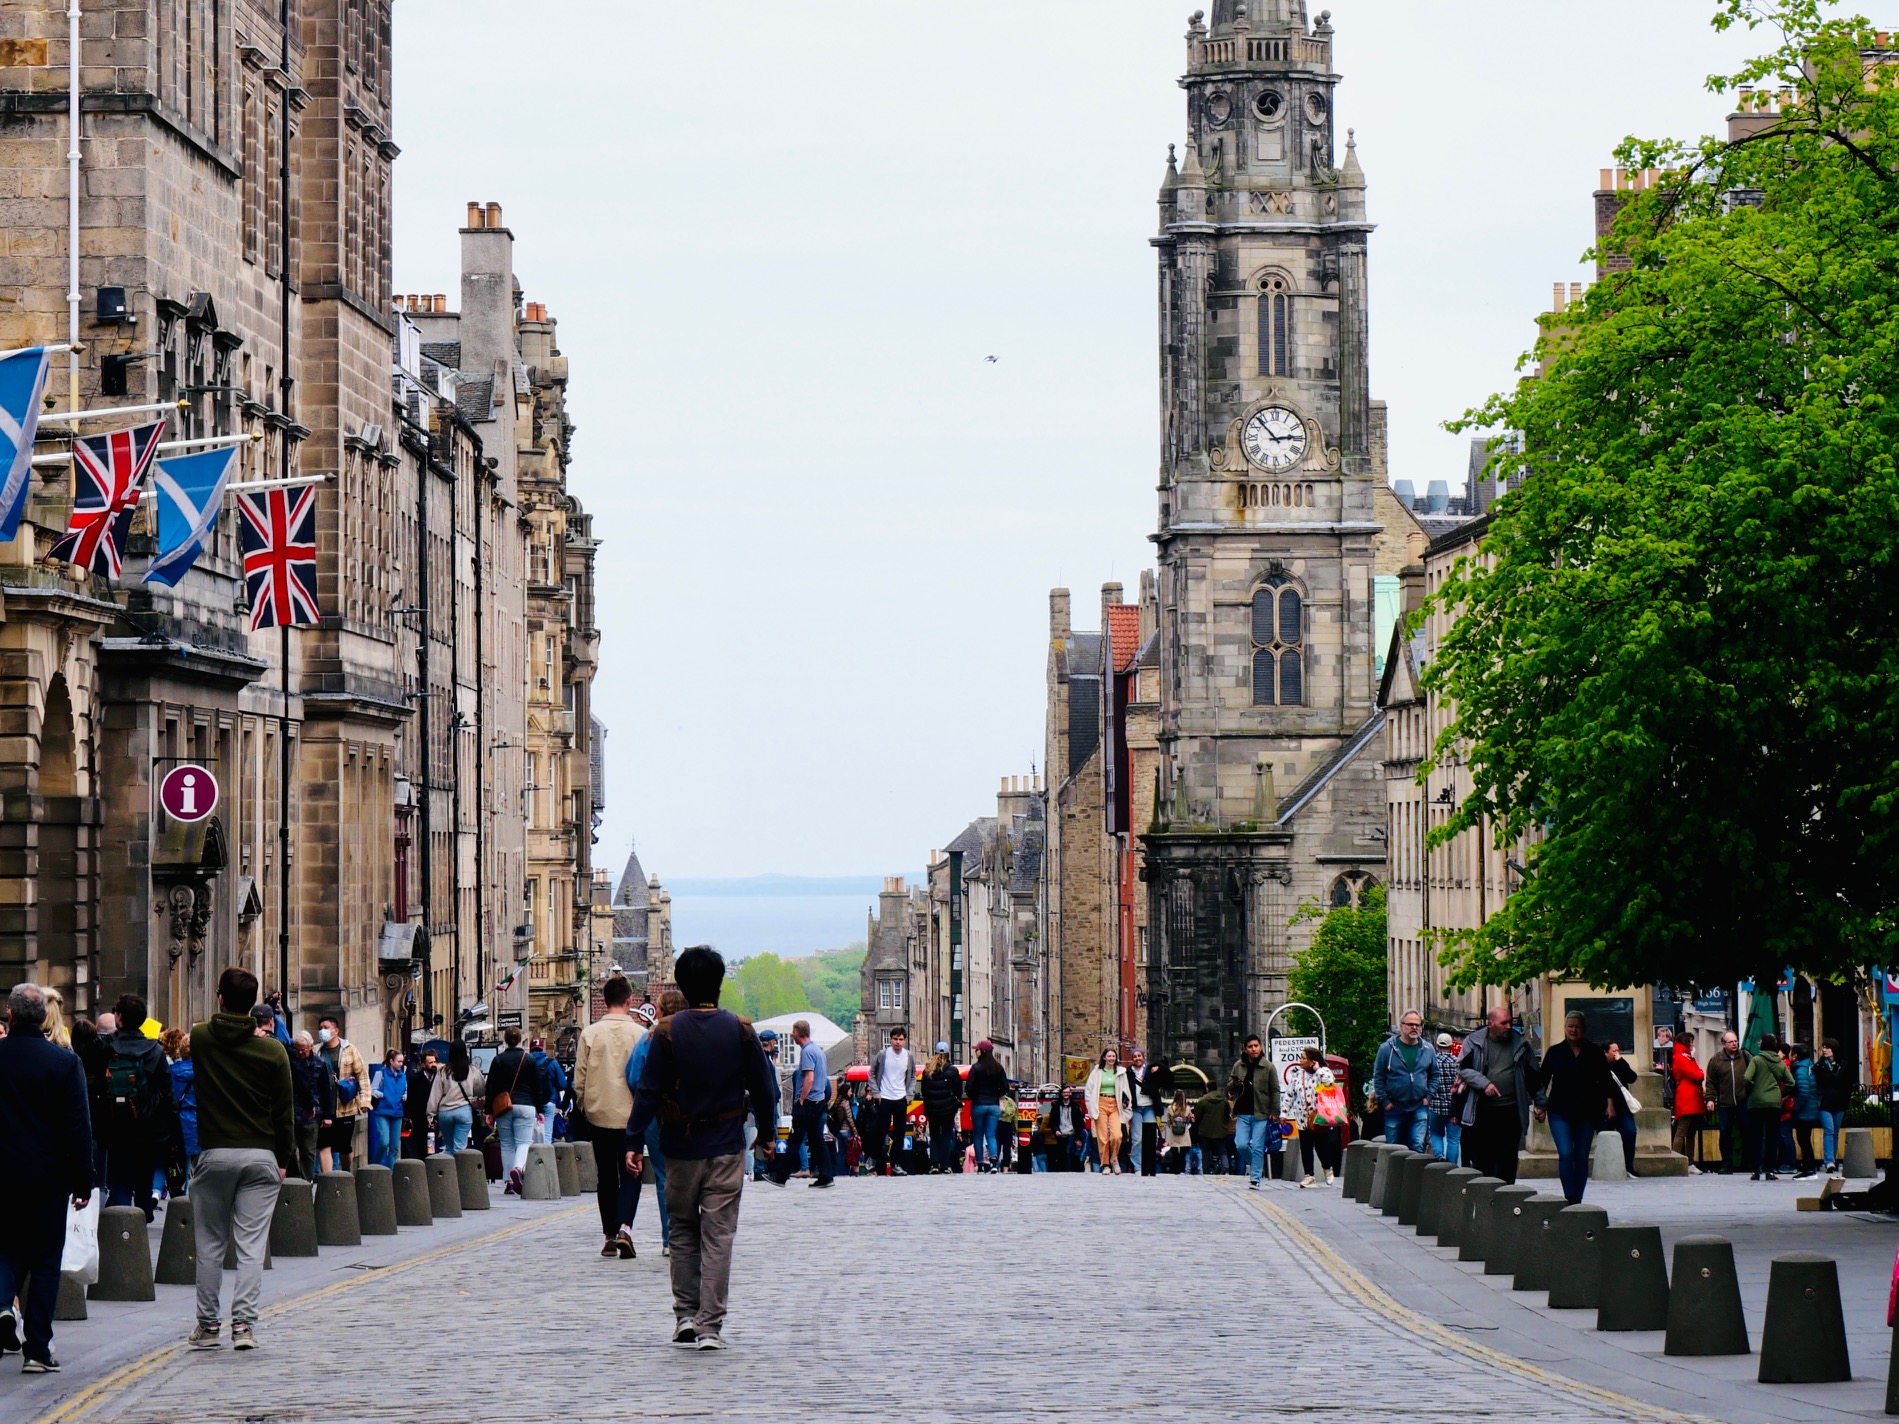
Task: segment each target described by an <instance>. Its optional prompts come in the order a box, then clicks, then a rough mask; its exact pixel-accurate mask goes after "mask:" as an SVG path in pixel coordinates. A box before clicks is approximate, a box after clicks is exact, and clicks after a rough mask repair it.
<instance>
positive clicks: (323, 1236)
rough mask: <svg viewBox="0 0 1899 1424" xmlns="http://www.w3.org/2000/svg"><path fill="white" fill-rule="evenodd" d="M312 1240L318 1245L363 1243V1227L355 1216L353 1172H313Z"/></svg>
mask: <svg viewBox="0 0 1899 1424" xmlns="http://www.w3.org/2000/svg"><path fill="white" fill-rule="evenodd" d="M316 1238H317V1245H319V1246H360V1245H362V1244H363V1228H362V1224H361V1221H360V1220H359V1218H358V1217H357V1215H356V1176H355V1174H354V1173H352V1172H318V1173H317V1179H316Z"/></svg>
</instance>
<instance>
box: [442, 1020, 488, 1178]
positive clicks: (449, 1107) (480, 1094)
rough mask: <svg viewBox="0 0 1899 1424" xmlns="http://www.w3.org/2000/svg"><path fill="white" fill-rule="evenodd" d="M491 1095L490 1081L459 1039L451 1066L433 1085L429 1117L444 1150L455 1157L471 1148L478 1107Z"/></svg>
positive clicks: (450, 1053)
mask: <svg viewBox="0 0 1899 1424" xmlns="http://www.w3.org/2000/svg"><path fill="white" fill-rule="evenodd" d="M487 1096H488V1080H487V1079H486V1078H485V1077H483V1076H482V1072H481V1069H480V1068H478V1067H476V1066H475V1061H474V1058H473V1057H472V1055H470V1053H469V1052H468V1045H467V1044H466V1043H464V1042H462V1041H461V1040H460V1039H459V1038H458V1039H456V1040H455V1041H454V1042H453V1043H451V1044H449V1046H448V1066H447V1067H445V1068H443V1069H442V1071H441V1072H440V1073H438V1074H436V1075H435V1081H434V1082H433V1083H432V1084H430V1085H429V1117H430V1119H431V1120H433V1121H434V1123H435V1141H436V1144H437V1146H438V1147H439V1148H440V1150H441V1151H443V1152H447V1153H449V1154H450V1155H453V1154H454V1153H457V1152H459V1151H461V1150H462V1149H463V1148H464V1147H466V1146H467V1145H468V1138H469V1135H470V1134H471V1133H473V1132H474V1130H475V1104H476V1103H479V1102H485V1101H486V1100H487Z"/></svg>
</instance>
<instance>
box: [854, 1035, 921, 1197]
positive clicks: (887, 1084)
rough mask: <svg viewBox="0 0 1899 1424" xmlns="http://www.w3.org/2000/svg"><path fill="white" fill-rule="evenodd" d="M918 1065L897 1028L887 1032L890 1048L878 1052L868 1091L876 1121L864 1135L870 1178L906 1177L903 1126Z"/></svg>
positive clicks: (873, 1060)
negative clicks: (868, 1157)
mask: <svg viewBox="0 0 1899 1424" xmlns="http://www.w3.org/2000/svg"><path fill="white" fill-rule="evenodd" d="M916 1076H917V1061H916V1059H915V1058H914V1057H912V1056H911V1053H910V1038H909V1035H908V1034H906V1033H905V1032H904V1031H903V1030H902V1029H900V1028H893V1029H891V1030H890V1044H889V1046H888V1047H886V1048H882V1049H879V1050H878V1053H877V1056H876V1057H875V1058H873V1059H872V1060H871V1063H870V1091H871V1095H872V1097H873V1098H874V1099H875V1101H874V1103H873V1104H872V1106H873V1108H874V1109H875V1112H876V1117H875V1119H874V1120H873V1123H872V1130H871V1131H869V1132H867V1133H865V1134H864V1146H865V1149H866V1150H867V1151H868V1152H869V1153H870V1170H871V1172H872V1174H873V1175H879V1176H881V1175H883V1174H885V1173H886V1172H888V1173H889V1175H892V1176H897V1177H907V1176H908V1175H909V1173H908V1172H906V1171H904V1170H903V1132H904V1122H905V1119H906V1118H908V1116H909V1113H910V1085H911V1084H912V1083H914V1082H915V1081H916Z"/></svg>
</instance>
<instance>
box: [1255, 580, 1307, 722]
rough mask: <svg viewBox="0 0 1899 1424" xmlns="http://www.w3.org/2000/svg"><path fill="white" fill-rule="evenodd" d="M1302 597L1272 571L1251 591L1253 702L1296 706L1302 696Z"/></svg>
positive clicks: (1272, 705) (1266, 704)
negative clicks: (1271, 575)
mask: <svg viewBox="0 0 1899 1424" xmlns="http://www.w3.org/2000/svg"><path fill="white" fill-rule="evenodd" d="M1305 641H1306V635H1305V597H1304V595H1302V594H1301V593H1300V592H1299V586H1298V585H1297V584H1296V583H1294V582H1293V581H1292V580H1291V579H1290V578H1288V577H1286V576H1285V575H1283V574H1275V575H1274V576H1273V577H1271V578H1269V579H1267V580H1266V582H1265V583H1263V584H1261V585H1260V586H1259V587H1258V588H1257V589H1255V590H1254V591H1253V705H1254V706H1255V707H1274V706H1278V707H1299V706H1303V705H1304V704H1305V700H1306V657H1305Z"/></svg>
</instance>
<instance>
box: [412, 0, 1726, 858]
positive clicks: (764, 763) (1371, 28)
mask: <svg viewBox="0 0 1899 1424" xmlns="http://www.w3.org/2000/svg"><path fill="white" fill-rule="evenodd" d="M1193 8H1194V5H1193V4H1190V3H1187V0H1180V2H1179V3H1174V4H1166V3H1159V0H953V3H944V0H937V3H932V4H922V3H916V0H881V3H865V0H854V3H849V4H846V3H842V0H797V3H783V0H730V3H725V4H720V5H709V4H698V5H680V4H660V3H656V0H631V3H628V0H547V2H546V3H542V4H539V5H536V6H533V7H531V13H532V21H531V23H530V22H528V21H527V20H525V19H524V15H525V14H526V13H528V12H529V7H524V6H523V5H521V4H520V3H519V0H404V3H403V4H400V5H398V6H397V7H396V124H395V128H396V135H395V136H396V138H397V140H398V141H399V142H400V143H401V145H402V150H403V152H402V157H401V158H400V159H399V160H398V162H397V165H396V185H397V186H396V194H397V197H396V219H397V226H396V256H395V282H396V290H397V291H403V292H408V291H447V292H455V291H456V290H457V267H456V263H457V260H458V259H457V251H458V248H457V238H456V228H457V227H458V226H459V224H460V223H461V221H462V213H463V206H464V204H465V203H466V202H467V201H469V200H471V199H475V200H480V201H484V202H486V201H494V202H499V203H501V204H502V205H503V207H504V209H505V212H506V217H507V222H508V225H509V226H510V227H511V228H512V229H513V230H514V234H515V238H516V247H515V263H516V269H517V271H518V273H519V275H520V280H521V284H522V286H523V287H524V288H525V290H526V293H527V296H528V298H529V299H530V300H534V301H544V302H546V303H547V304H548V305H549V307H550V308H551V310H552V313H553V314H554V316H555V317H557V318H558V319H559V321H560V344H561V348H562V350H563V351H564V352H565V354H566V355H567V356H568V358H569V360H570V363H571V371H572V376H571V384H570V388H569V398H570V401H571V404H572V408H573V411H574V413H575V419H576V421H577V423H578V425H579V433H578V435H577V437H576V439H575V442H574V452H575V459H574V465H573V471H572V476H573V483H574V487H575V490H576V492H577V493H578V494H579V496H580V497H581V499H582V500H583V501H584V502H585V503H586V505H587V507H588V508H589V509H591V510H592V511H593V513H594V516H595V530H596V532H597V534H598V535H599V537H600V538H601V539H602V540H603V544H602V548H601V552H600V601H599V617H600V623H601V627H602V630H603V631H602V648H601V659H602V662H601V670H600V674H599V679H598V681H597V682H596V683H595V708H596V711H597V713H598V715H599V716H601V717H602V718H603V719H604V720H605V721H606V723H607V725H608V727H609V729H610V734H609V737H608V740H607V753H608V762H607V765H608V793H607V808H606V818H605V823H604V826H603V828H602V832H601V838H600V845H599V848H598V851H597V854H598V856H599V858H600V860H601V861H602V863H606V864H610V865H612V866H613V867H614V869H615V870H616V872H617V870H618V867H619V865H620V863H621V862H622V861H623V859H624V857H625V855H626V851H627V847H628V845H629V843H630V842H631V841H632V840H633V838H635V837H637V838H638V842H639V848H640V855H641V859H642V861H643V862H644V863H645V865H646V866H647V868H648V870H649V871H652V872H654V873H657V874H659V875H660V876H661V877H662V879H663V878H666V877H669V876H685V875H694V876H720V875H747V874H752V873H756V872H761V871H781V872H787V873H796V874H869V873H880V872H884V871H891V872H895V871H899V870H903V869H906V868H910V867H915V866H918V865H920V864H921V863H922V859H923V856H924V854H925V853H926V852H927V851H928V850H930V849H931V848H932V847H936V846H941V845H942V844H944V843H945V842H946V841H948V840H949V839H950V837H951V836H953V835H954V834H955V833H956V832H957V830H959V829H960V828H961V827H962V826H963V825H964V824H966V823H967V822H968V821H969V820H970V819H971V818H972V817H974V816H977V815H981V814H985V813H987V814H994V811H995V790H996V785H997V778H998V777H1000V776H1003V775H1008V774H1017V775H1022V774H1026V773H1028V772H1029V771H1030V770H1031V767H1032V766H1033V767H1035V768H1036V769H1040V760H1041V745H1042V721H1043V661H1044V657H1045V652H1046V636H1047V607H1048V590H1049V589H1050V588H1051V587H1052V586H1056V585H1065V586H1067V587H1069V588H1071V589H1073V591H1074V598H1075V605H1076V611H1077V619H1076V621H1077V623H1078V624H1079V625H1080V626H1084V627H1093V626H1095V618H1096V614H1095V611H1094V610H1095V608H1096V605H1097V604H1098V601H1099V597H1100V586H1101V584H1102V583H1103V582H1105V581H1107V580H1110V579H1114V580H1118V581H1120V582H1122V583H1124V584H1125V585H1127V588H1128V593H1129V596H1130V597H1132V595H1133V591H1134V587H1135V584H1136V582H1137V579H1138V576H1139V573H1140V570H1141V569H1143V568H1145V567H1148V566H1150V564H1151V560H1152V545H1151V544H1150V543H1149V542H1148V540H1147V537H1146V536H1147V534H1148V533H1149V532H1150V531H1151V530H1152V528H1153V526H1154V521H1155V493H1154V485H1155V475H1156V461H1157V455H1156V448H1157V437H1156V394H1155V391H1156V387H1155V365H1156V358H1155V350H1154V342H1155V321H1154V307H1155V281H1154V257H1153V253H1152V250H1151V249H1150V248H1149V246H1148V239H1149V237H1150V236H1151V235H1152V234H1153V231H1154V223H1155V207H1154V199H1155V192H1156V190H1157V188H1158V187H1159V184H1160V181H1161V177H1162V173H1163V171H1164V166H1165V161H1166V155H1167V145H1168V144H1169V143H1170V142H1178V141H1179V140H1180V138H1181V134H1182V128H1183V123H1184V112H1185V111H1184V96H1183V95H1182V93H1181V91H1180V90H1179V88H1178V87H1177V85H1176V79H1177V78H1178V76H1179V74H1180V72H1181V70H1182V68H1183V63H1184V59H1183V57H1184V44H1183V41H1182V36H1183V34H1184V32H1185V29H1186V23H1185V22H1186V18H1187V15H1188V13H1189V12H1190V11H1191V10H1192V9H1193ZM1312 8H1313V9H1314V11H1315V13H1316V11H1317V9H1318V8H1319V7H1318V5H1317V3H1314V4H1313V7H1312ZM1713 8H1714V5H1713V0H1642V3H1631V0H1593V3H1591V4H1590V5H1588V6H1577V5H1573V4H1558V3H1554V0H1459V3H1457V4H1455V5H1429V4H1423V3H1420V2H1419V0H1334V3H1333V5H1332V9H1333V24H1334V26H1335V27H1336V29H1337V40H1336V47H1335V50H1334V55H1335V61H1336V64H1337V67H1338V69H1339V70H1340V72H1341V73H1342V74H1343V75H1344V82H1343V84H1342V85H1341V86H1340V89H1339V99H1338V113H1339V117H1340V121H1341V126H1348V125H1349V126H1351V127H1353V128H1355V129H1356V130H1357V134H1358V152H1359V156H1360V160H1361V162H1362V163H1363V165H1364V168H1365V171H1366V174H1367V177H1368V181H1369V184H1370V191H1369V195H1368V197H1369V205H1370V211H1371V216H1372V218H1373V220H1374V221H1375V222H1376V223H1377V224H1378V231H1377V232H1376V233H1375V234H1374V236H1373V237H1372V240H1371V241H1372V247H1371V296H1372V307H1371V332H1372V354H1371V361H1372V392H1373V395H1374V396H1375V397H1377V398H1380V399H1383V400H1385V401H1387V402H1389V404H1390V409H1391V434H1392V441H1391V469H1392V474H1393V476H1394V478H1410V479H1412V480H1413V481H1415V482H1416V483H1417V485H1418V488H1419V489H1420V490H1421V489H1423V487H1424V485H1425V483H1426V482H1427V481H1428V480H1431V479H1449V480H1451V481H1452V482H1453V484H1454V485H1455V484H1456V483H1457V482H1459V481H1461V479H1462V477H1463V469H1464V459H1465V441H1464V439H1463V438H1461V437H1456V436H1451V435H1448V434H1446V433H1445V432H1444V431H1443V430H1441V429H1440V428H1439V423H1440V422H1441V421H1443V420H1444V419H1446V418H1447V417H1450V416H1454V415H1456V414H1457V413H1458V412H1459V411H1461V410H1462V409H1464V408H1465V407H1466V406H1468V405H1470V404H1472V403H1474V402H1476V401H1478V400H1480V399H1481V398H1482V397H1483V396H1484V395H1485V394H1486V393H1487V392H1489V391H1490V390H1492V389H1494V388H1497V387H1498V386H1500V385H1502V384H1505V383H1507V382H1508V381H1510V380H1511V379H1512V372H1513V366H1514V362H1515V359H1516V357H1517V355H1518V353H1519V352H1521V351H1522V350H1523V348H1524V347H1525V346H1526V345H1527V344H1528V342H1529V340H1530V339H1531V336H1532V334H1533V325H1532V323H1533V318H1534V316H1535V314H1536V313H1537V312H1539V311H1542V310H1544V309H1545V308H1547V306H1548V304H1549V300H1550V284H1551V283H1552V282H1554V281H1557V280H1564V281H1567V280H1570V279H1574V278H1581V277H1583V276H1584V275H1586V274H1585V270H1584V268H1583V267H1582V266H1581V265H1580V263H1579V260H1578V259H1579V257H1580V255H1581V253H1582V251H1583V250H1584V248H1585V247H1586V246H1587V245H1588V242H1589V239H1590V221H1591V218H1590V213H1591V204H1590V194H1591V192H1592V191H1593V189H1594V188H1595V186H1596V173H1597V170H1598V169H1599V168H1600V167H1602V166H1604V165H1606V164H1608V163H1609V162H1610V161H1611V158H1610V153H1611V150H1612V149H1613V148H1614V146H1615V144H1616V143H1617V142H1618V141H1619V140H1620V139H1621V138H1622V137H1623V136H1624V135H1626V134H1628V133H1631V132H1637V133H1643V134H1664V133H1673V134H1686V133H1699V132H1703V131H1706V130H1709V129H1712V128H1715V127H1717V126H1718V125H1719V123H1720V121H1721V118H1722V116H1723V114H1724V112H1725V105H1724V104H1723V103H1722V102H1721V101H1720V100H1718V99H1716V98H1715V97H1714V96H1711V95H1709V94H1707V93H1706V92H1705V91H1704V90H1703V88H1702V80H1703V78H1704V77H1705V76H1706V75H1707V74H1708V73H1709V72H1710V71H1711V70H1716V69H1721V68H1724V67H1728V66H1730V65H1731V63H1732V61H1734V60H1735V59H1736V58H1737V57H1738V56H1739V55H1741V54H1743V53H1746V52H1748V50H1749V49H1751V48H1752V47H1754V42H1752V41H1749V40H1748V39H1746V38H1739V39H1737V38H1736V37H1734V36H1725V37H1717V36H1715V35H1714V34H1712V32H1710V31H1709V29H1708V27H1707V19H1708V16H1709V15H1710V14H1711V13H1712V10H1713ZM1761 43H1764V41H1762V42H1761ZM451 300H453V299H452V298H451ZM992 355H993V356H995V357H996V358H997V359H996V360H995V361H994V362H993V363H991V362H988V361H986V360H985V359H984V358H985V357H988V356H992Z"/></svg>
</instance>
